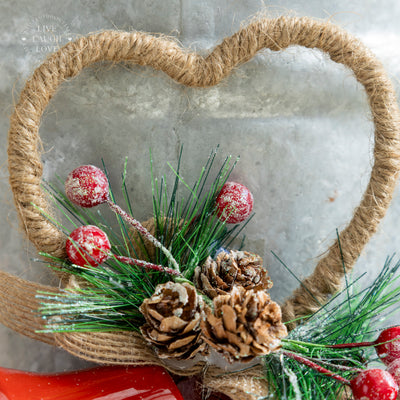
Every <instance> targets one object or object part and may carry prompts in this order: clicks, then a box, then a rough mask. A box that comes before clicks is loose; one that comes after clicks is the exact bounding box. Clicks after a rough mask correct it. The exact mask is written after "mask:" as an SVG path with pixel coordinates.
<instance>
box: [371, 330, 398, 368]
mask: <svg viewBox="0 0 400 400" xmlns="http://www.w3.org/2000/svg"><path fill="white" fill-rule="evenodd" d="M394 339H397V340H394ZM385 342H388V343H385ZM375 343H382V344H378V345H377V346H376V347H375V349H376V352H377V354H378V356H379V358H380V359H381V360H382V362H383V363H384V364H385V365H389V364H391V363H392V362H393V361H394V360H396V359H397V358H400V326H395V327H393V328H388V329H385V330H384V331H382V332H381V334H380V335H379V337H378V339H376V341H375Z"/></svg>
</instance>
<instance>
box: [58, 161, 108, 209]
mask: <svg viewBox="0 0 400 400" xmlns="http://www.w3.org/2000/svg"><path fill="white" fill-rule="evenodd" d="M65 192H66V194H67V197H68V198H69V199H70V200H71V201H72V202H73V203H75V204H77V205H78V206H81V207H94V206H97V205H99V204H102V203H104V202H106V201H107V199H108V179H107V177H106V175H105V174H104V172H103V171H102V170H101V169H100V168H97V167H95V166H93V165H82V166H81V167H78V168H75V169H74V170H73V171H72V172H71V173H70V174H69V175H68V177H67V180H66V181H65Z"/></svg>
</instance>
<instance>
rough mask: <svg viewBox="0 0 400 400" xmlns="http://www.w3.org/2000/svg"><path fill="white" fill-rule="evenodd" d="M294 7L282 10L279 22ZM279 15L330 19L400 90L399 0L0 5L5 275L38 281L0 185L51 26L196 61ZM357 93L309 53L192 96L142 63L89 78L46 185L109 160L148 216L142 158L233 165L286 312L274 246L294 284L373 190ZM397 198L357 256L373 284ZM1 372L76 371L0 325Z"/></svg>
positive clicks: (364, 116)
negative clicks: (13, 130)
mask: <svg viewBox="0 0 400 400" xmlns="http://www.w3.org/2000/svg"><path fill="white" fill-rule="evenodd" d="M290 10H293V11H290ZM260 11H262V12H264V13H266V15H270V16H276V15H279V14H282V13H283V14H286V13H290V14H293V15H309V16H313V17H316V18H322V19H327V18H331V19H332V20H334V21H336V22H337V23H339V24H340V25H341V26H343V27H345V28H346V29H347V30H349V31H350V32H352V33H353V34H355V35H356V36H358V37H359V38H361V39H362V40H363V41H364V42H365V43H366V44H367V45H368V46H370V47H371V49H372V50H373V51H374V52H375V53H376V54H377V55H378V56H379V58H380V59H381V61H382V62H383V63H384V65H385V67H386V68H387V70H388V72H389V74H390V75H391V77H392V79H393V81H394V84H395V86H396V88H397V89H399V77H400V62H399V61H400V50H399V49H400V46H399V45H400V25H399V24H398V21H399V20H400V3H399V2H398V1H396V0H381V1H379V2H378V1H372V0H367V1H366V0H357V1H353V2H347V1H337V2H331V1H325V0H324V1H321V0H307V1H305V0H300V1H283V0H282V1H280V0H275V1H270V2H266V1H259V0H247V1H243V0H241V1H232V0H231V1H226V0H225V1H211V0H202V1H198V0H197V1H191V0H170V1H148V0H144V1H143V0H129V1H115V2H112V1H108V2H107V1H98V0H93V1H89V0H87V1H72V0H65V1H60V0H54V1H49V0H39V1H35V2H32V1H21V0H19V1H11V0H3V1H2V2H1V3H0V39H1V40H0V55H1V58H0V77H1V78H0V93H1V95H0V107H1V113H0V135H1V136H0V139H1V143H2V144H3V145H2V146H1V147H0V159H1V167H2V168H1V170H0V174H1V175H0V176H1V178H2V179H1V181H0V185H1V186H0V192H1V193H0V196H1V197H0V202H1V208H0V221H1V225H0V226H1V228H0V254H1V255H0V260H1V262H0V267H1V268H2V269H5V270H8V271H14V272H15V273H16V274H18V275H20V276H23V277H26V278H30V279H37V280H41V281H43V282H47V281H48V280H49V279H50V278H49V276H48V274H47V271H46V270H45V268H44V267H43V266H42V265H37V264H35V263H34V262H32V261H31V259H32V257H35V252H34V251H33V250H32V248H31V247H30V246H29V245H28V244H27V242H26V241H25V240H24V238H23V237H22V235H20V233H19V231H18V229H17V225H18V224H17V220H16V213H15V210H14V208H13V205H12V199H11V194H10V190H9V186H8V181H7V175H8V173H7V166H6V140H7V139H6V138H7V130H8V124H9V122H8V117H9V115H10V113H11V112H12V104H13V101H14V99H15V98H16V96H18V93H19V90H20V88H21V87H22V85H23V83H24V81H25V79H26V78H27V77H28V76H29V75H30V73H31V72H32V71H33V69H34V68H35V67H36V66H38V65H39V64H40V62H41V60H43V59H44V58H45V56H46V54H47V50H48V48H47V47H46V46H48V45H49V44H50V39H48V38H47V39H46V41H45V45H44V46H41V47H39V48H38V47H37V45H38V42H37V41H36V39H34V36H35V30H37V27H38V26H39V28H40V27H43V25H46V24H53V25H54V26H55V28H56V31H57V33H58V34H61V35H62V38H63V40H64V41H65V40H68V38H73V37H75V36H76V35H84V34H87V33H89V32H93V31H98V30H102V29H113V28H117V29H125V30H132V29H136V30H143V31H149V32H157V33H159V32H160V33H163V34H168V35H172V36H174V37H176V38H178V39H179V41H180V42H181V43H182V44H183V45H184V46H188V47H190V48H192V49H196V50H198V51H202V52H204V51H207V50H208V49H211V48H212V47H213V46H215V45H216V44H217V43H219V42H220V41H221V40H222V39H223V38H224V37H225V36H228V35H231V34H232V33H234V32H235V31H236V30H237V29H238V28H239V27H240V25H241V23H242V21H246V20H249V19H250V18H251V17H252V16H253V15H254V14H255V13H257V12H260ZM370 119H371V118H370V115H369V111H368V107H367V104H366V96H365V94H364V92H363V91H362V88H361V87H360V85H358V84H357V83H356V82H355V80H354V79H353V77H352V75H351V73H350V72H349V71H348V70H346V69H345V68H343V67H341V66H338V65H335V64H333V63H332V62H331V61H329V60H328V59H327V57H326V56H324V55H322V54H321V53H319V52H316V51H309V50H305V49H301V48H290V49H288V50H287V51H285V52H282V53H272V52H269V51H265V52H263V53H261V54H260V55H258V56H257V57H256V58H255V59H253V60H252V61H251V62H249V63H248V64H246V65H244V66H242V67H241V68H240V69H237V70H236V71H235V72H234V73H233V74H232V76H231V77H229V78H228V79H226V80H225V81H224V82H222V83H221V84H220V85H219V86H218V87H214V88H210V89H203V90H198V89H196V90H195V89H188V88H185V87H181V86H178V85H177V84H175V83H174V82H172V81H171V80H170V79H169V78H168V77H167V76H165V75H164V74H163V73H159V72H154V71H153V70H150V69H146V68H139V67H132V68H126V67H122V66H115V67H113V68H98V67H96V68H91V69H89V70H87V71H85V72H83V73H82V74H81V75H80V76H79V77H78V78H76V79H74V80H73V81H71V82H67V83H65V84H64V85H63V87H62V90H61V91H60V92H59V93H58V94H57V95H56V96H55V98H54V99H53V100H52V102H51V105H50V107H49V108H48V110H47V112H46V114H45V117H44V120H43V122H42V126H41V131H40V132H41V136H42V138H43V143H44V148H45V151H46V152H45V154H44V156H43V159H44V163H45V177H46V178H47V179H49V180H51V179H52V178H53V177H54V174H55V173H56V172H57V173H58V174H60V175H62V176H64V177H65V175H66V173H67V172H68V171H69V170H70V169H72V168H74V167H76V166H77V165H80V164H84V163H94V164H99V163H100V157H104V159H105V162H106V164H107V165H108V168H109V169H110V172H111V175H112V178H113V179H114V180H115V181H116V182H118V177H119V175H120V172H121V170H122V165H123V160H124V157H125V156H128V157H129V170H130V181H129V182H130V184H131V187H132V192H131V195H132V198H133V200H134V210H135V213H136V217H137V218H139V219H143V218H146V217H148V216H149V215H150V214H151V209H150V208H149V200H150V187H149V185H148V182H149V171H148V165H149V164H148V150H149V148H150V147H151V148H152V151H153V157H154V158H155V164H156V170H157V171H159V172H160V171H162V168H166V164H165V163H166V161H171V162H172V163H174V161H175V160H176V157H177V149H178V147H179V145H180V144H184V147H185V153H184V167H183V168H184V169H183V170H184V171H186V172H185V174H184V176H185V178H186V179H187V180H188V181H190V180H191V179H193V178H194V174H195V171H196V170H198V168H199V167H200V165H202V162H203V160H204V159H205V158H206V157H207V155H208V153H209V151H210V150H211V149H212V148H213V147H215V146H216V145H217V144H221V151H220V154H221V157H222V155H224V154H232V155H238V154H240V156H241V161H240V163H239V165H238V167H237V169H236V171H235V172H234V177H235V179H238V180H240V181H242V182H243V183H245V184H246V185H247V186H249V187H250V188H251V189H252V191H253V193H254V195H255V211H256V217H255V219H254V220H253V221H252V222H251V223H250V225H249V227H248V229H247V235H248V241H247V246H246V248H247V249H249V250H252V251H256V252H258V253H260V254H262V255H263V256H264V259H265V262H266V264H267V265H268V266H269V270H270V273H271V276H272V278H273V280H274V284H275V285H274V288H273V290H272V293H273V296H274V297H275V298H277V299H279V300H282V299H283V298H284V297H285V296H286V295H288V294H289V293H290V292H291V290H292V289H293V288H294V287H296V282H295V281H294V279H292V278H290V277H289V276H288V274H287V273H286V272H285V270H284V269H283V268H282V267H281V266H280V265H279V263H278V262H277V261H276V260H275V259H274V258H273V257H272V256H271V253H270V252H271V250H273V251H275V252H276V253H277V254H279V255H280V256H281V258H282V259H283V260H284V261H285V262H286V263H287V264H288V265H290V266H291V268H292V269H293V271H294V272H295V273H296V274H297V275H298V276H299V277H303V276H306V275H307V274H309V273H310V272H311V271H312V269H313V267H314V265H315V263H316V260H317V257H318V255H319V254H321V253H322V252H324V251H325V250H326V249H327V247H328V245H329V244H330V243H331V241H332V239H333V238H334V237H335V230H336V228H339V229H340V228H342V227H343V226H344V225H345V224H346V223H347V221H348V220H349V218H350V216H351V214H352V210H353V208H354V207H355V206H356V205H357V204H358V202H359V200H360V197H361V194H362V192H363V191H364V189H365V186H366V183H367V182H368V178H369V172H370V168H371V163H372V159H371V149H372V147H373V127H372V123H371V120H370ZM399 213H400V201H399V198H395V200H394V202H393V206H392V208H391V210H390V211H389V213H388V215H387V217H386V218H385V220H384V222H383V224H382V225H381V227H380V230H379V233H378V234H377V235H376V236H375V238H374V239H373V240H372V241H371V243H370V244H369V245H368V247H367V248H366V251H365V253H364V254H363V255H362V256H361V258H360V260H359V262H358V264H357V271H358V272H362V271H368V272H369V277H370V279H372V278H373V277H374V274H375V271H376V270H377V269H378V268H380V266H381V265H382V264H383V262H384V260H385V257H386V256H387V255H390V254H392V253H393V252H395V251H397V249H398V246H399V244H400V241H399V240H398V230H397V227H398V217H399ZM0 365H1V366H6V367H13V368H21V369H27V370H39V371H60V370H63V369H67V368H73V367H78V366H81V365H82V363H80V362H78V361H77V360H75V359H73V358H72V357H70V356H68V355H66V354H65V353H64V352H63V351H61V350H57V349H53V348H50V347H49V346H47V345H43V344H39V343H35V342H33V341H31V340H29V339H26V338H24V337H22V336H19V335H17V334H15V333H13V332H11V331H10V330H8V329H6V328H4V327H0Z"/></svg>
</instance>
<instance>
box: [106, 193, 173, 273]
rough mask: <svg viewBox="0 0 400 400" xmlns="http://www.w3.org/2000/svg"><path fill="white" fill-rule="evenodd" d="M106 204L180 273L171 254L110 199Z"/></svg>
mask: <svg viewBox="0 0 400 400" xmlns="http://www.w3.org/2000/svg"><path fill="white" fill-rule="evenodd" d="M107 204H108V205H109V206H110V208H111V210H112V211H114V212H115V213H116V214H118V215H120V216H121V217H122V218H123V219H124V220H125V221H126V222H128V224H129V225H131V226H132V227H134V228H135V229H136V230H137V231H138V232H139V233H140V234H141V235H142V236H144V237H145V238H146V239H147V240H149V241H150V242H151V243H153V244H154V246H156V247H158V248H159V249H160V250H161V251H162V252H163V253H164V254H165V256H166V257H167V259H168V262H169V263H170V264H171V265H172V268H173V269H175V270H176V271H178V272H180V269H179V265H178V263H177V262H176V260H175V258H174V257H173V256H172V254H171V252H170V251H169V250H168V249H167V248H166V247H164V246H163V245H162V244H161V243H160V242H159V241H158V240H157V239H156V238H155V237H154V236H153V235H152V234H151V233H150V232H149V231H148V230H147V229H146V228H145V227H144V226H143V225H142V224H141V223H140V222H139V221H137V220H136V219H135V218H133V217H131V216H130V215H129V214H128V213H127V212H125V211H124V210H123V209H122V208H121V207H120V206H119V205H117V204H115V203H114V202H113V201H112V200H111V199H108V200H107Z"/></svg>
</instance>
